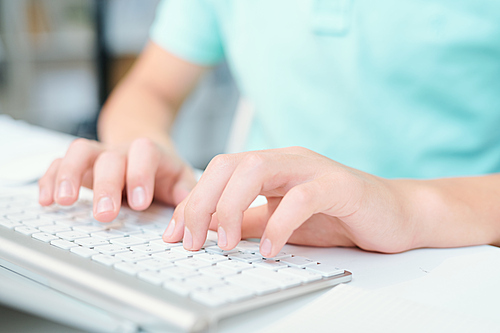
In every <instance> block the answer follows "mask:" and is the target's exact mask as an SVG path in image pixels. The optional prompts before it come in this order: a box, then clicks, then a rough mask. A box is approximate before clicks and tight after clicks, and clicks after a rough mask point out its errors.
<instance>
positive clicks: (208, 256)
mask: <svg viewBox="0 0 500 333" xmlns="http://www.w3.org/2000/svg"><path fill="white" fill-rule="evenodd" d="M194 258H196V259H200V260H204V261H207V262H209V263H211V264H215V263H218V262H221V261H226V260H229V258H228V257H226V256H223V255H220V254H215V253H200V254H197V255H195V256H194Z"/></svg>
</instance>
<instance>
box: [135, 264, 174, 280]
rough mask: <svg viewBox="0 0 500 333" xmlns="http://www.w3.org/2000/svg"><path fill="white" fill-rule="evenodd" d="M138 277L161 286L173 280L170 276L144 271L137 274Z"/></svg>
mask: <svg viewBox="0 0 500 333" xmlns="http://www.w3.org/2000/svg"><path fill="white" fill-rule="evenodd" d="M140 263H142V262H139V263H138V264H140ZM137 277H138V278H139V279H141V280H144V281H146V282H149V283H152V284H155V285H161V284H162V283H163V282H165V281H169V280H172V277H171V276H170V275H168V274H163V273H160V272H155V271H142V272H139V273H138V274H137Z"/></svg>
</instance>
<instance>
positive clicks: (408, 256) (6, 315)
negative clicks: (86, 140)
mask: <svg viewBox="0 0 500 333" xmlns="http://www.w3.org/2000/svg"><path fill="white" fill-rule="evenodd" d="M9 121H10V120H9ZM0 125H2V126H4V127H5V126H7V125H6V121H4V123H3V124H2V119H0ZM21 130H23V131H26V130H28V131H29V129H26V128H23V129H21ZM3 133H4V132H2V131H0V142H2V139H5V138H2V135H3ZM40 138H42V139H43V135H41V136H40ZM31 139H35V140H36V139H37V138H34V137H31ZM50 140H52V141H50ZM50 140H48V141H47V142H49V141H50V142H52V143H53V142H54V141H53V138H52V137H51V138H50ZM61 140H66V138H64V139H61ZM4 142H5V141H4ZM66 144H67V141H64V142H63V144H54V153H56V152H57V151H59V152H61V153H63V152H64V147H65V145H66ZM62 149H63V150H62ZM10 150H11V151H12V147H10ZM61 150H62V151H61ZM2 152H3V151H2V146H1V145H0V156H1V155H2ZM2 157H3V159H4V160H5V159H6V158H7V160H8V157H9V156H5V155H3V156H2ZM0 176H1V175H0ZM0 178H1V177H0ZM292 251H293V252H294V253H296V254H299V255H304V256H307V257H313V258H315V259H317V260H328V261H334V262H336V263H337V265H339V266H341V267H343V268H345V269H348V270H350V271H352V273H353V280H352V282H351V283H350V284H351V285H352V286H355V287H358V288H362V289H365V290H375V289H382V288H391V287H394V286H396V287H397V286H399V285H404V284H405V283H408V282H411V281H418V280H419V279H421V278H424V277H426V276H429V275H430V274H432V272H433V270H435V269H436V268H438V267H440V266H442V265H443V263H445V262H447V261H448V260H450V259H451V258H455V260H457V261H458V262H459V263H460V261H461V260H463V262H464V264H467V263H470V257H471V256H475V257H474V258H485V260H489V261H491V262H487V263H485V264H486V265H487V266H488V265H491V266H492V267H500V262H498V261H497V260H496V258H498V256H490V254H498V253H500V249H499V248H496V247H492V246H476V247H467V248H455V249H418V250H413V251H409V252H405V253H401V254H391V255H388V254H378V253H370V252H365V251H362V250H359V249H355V248H312V247H296V246H292ZM468 258H469V259H468ZM468 260H469V261H468ZM490 275H491V274H490ZM479 280H480V281H481V284H482V287H483V289H482V290H483V291H484V290H488V288H490V289H492V290H494V289H498V288H497V284H498V283H497V281H499V280H500V271H499V270H496V271H494V272H493V273H492V276H488V277H484V276H478V277H477V279H476V281H471V282H472V283H474V282H475V283H477V281H479ZM6 283H7V282H6V281H4V280H1V276H0V285H1V286H2V288H7V286H8V284H6ZM453 283H455V284H453ZM449 287H450V288H451V290H456V291H458V290H460V289H462V288H463V284H460V283H458V282H457V281H455V282H452V283H451V285H450V286H449ZM412 288H415V290H413V292H414V293H419V292H420V291H422V292H423V291H424V290H419V288H425V292H427V293H429V292H431V293H436V294H437V295H439V292H440V290H439V288H440V287H439V285H438V284H436V285H435V289H436V290H433V288H434V287H433V284H432V282H431V283H430V284H429V283H427V284H414V285H412ZM325 292H326V291H320V292H316V293H314V294H310V295H306V296H304V297H300V298H298V299H294V300H289V301H287V302H284V303H280V304H278V305H274V306H271V307H266V308H263V309H259V310H257V311H253V312H250V313H245V314H241V315H238V316H236V317H232V318H230V319H227V320H225V321H223V322H222V323H221V324H220V327H219V332H222V333H227V332H234V331H238V332H241V333H245V332H255V331H257V330H259V329H262V328H265V327H267V326H269V325H270V324H272V323H275V322H276V321H277V320H279V319H281V318H283V317H285V316H286V315H288V314H289V313H290V312H292V311H295V310H297V309H300V307H301V306H303V305H305V304H308V303H309V302H310V301H311V300H313V299H316V298H317V297H319V296H320V295H322V294H324V293H325ZM497 294H498V292H497ZM423 302H426V300H425V299H424V300H423ZM428 302H430V304H431V305H432V303H433V302H435V299H432V298H429V299H428ZM440 305H442V306H445V307H446V306H449V304H448V305H447V304H444V305H443V304H440ZM489 306H490V304H489V303H488V302H486V303H485V302H481V295H479V296H478V297H476V298H475V301H474V300H473V302H472V303H471V304H466V306H465V307H463V310H464V311H469V310H470V311H473V312H474V311H475V313H486V314H489V313H492V311H491V310H490V309H489V308H487V307H489ZM33 327H35V328H36V329H35V330H34V331H36V332H79V331H78V330H73V331H71V330H70V329H68V327H66V326H62V325H58V324H55V323H53V322H50V321H47V320H43V319H40V318H37V317H34V316H31V315H27V314H23V313H21V312H16V311H13V310H10V309H7V308H0V330H1V331H11V332H15V331H22V332H30V331H32V328H33Z"/></svg>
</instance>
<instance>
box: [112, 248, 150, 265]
mask: <svg viewBox="0 0 500 333" xmlns="http://www.w3.org/2000/svg"><path fill="white" fill-rule="evenodd" d="M115 257H117V258H119V259H120V260H123V261H127V262H135V261H139V260H146V259H151V256H150V255H149V254H145V253H141V252H133V251H128V252H123V253H117V254H116V255H115Z"/></svg>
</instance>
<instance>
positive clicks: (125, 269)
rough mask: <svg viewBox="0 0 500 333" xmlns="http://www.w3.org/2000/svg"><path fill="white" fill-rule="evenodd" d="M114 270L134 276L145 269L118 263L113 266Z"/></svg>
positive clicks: (132, 264) (128, 263)
mask: <svg viewBox="0 0 500 333" xmlns="http://www.w3.org/2000/svg"><path fill="white" fill-rule="evenodd" d="M113 267H114V268H115V269H116V270H118V271H120V272H123V273H127V274H129V275H136V274H138V273H139V272H142V271H145V270H146V268H144V267H142V266H139V265H138V264H137V263H130V262H119V263H117V264H115V265H114V266H113Z"/></svg>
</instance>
